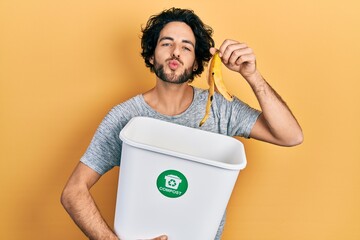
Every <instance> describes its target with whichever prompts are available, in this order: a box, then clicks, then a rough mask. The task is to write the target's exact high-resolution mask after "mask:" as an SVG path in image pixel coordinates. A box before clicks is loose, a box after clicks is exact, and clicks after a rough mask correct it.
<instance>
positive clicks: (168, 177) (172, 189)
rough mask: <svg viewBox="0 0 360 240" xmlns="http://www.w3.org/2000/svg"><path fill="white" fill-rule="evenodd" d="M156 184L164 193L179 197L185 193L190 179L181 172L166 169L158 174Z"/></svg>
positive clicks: (167, 195)
mask: <svg viewBox="0 0 360 240" xmlns="http://www.w3.org/2000/svg"><path fill="white" fill-rule="evenodd" d="M156 185H157V188H158V190H159V192H160V193H161V194H162V195H164V196H166V197H169V198H178V197H181V196H182V195H184V194H185V192H186V190H187V188H188V181H187V179H186V177H185V176H184V174H182V173H181V172H179V171H176V170H166V171H164V172H162V173H161V174H160V175H159V176H158V178H157V181H156Z"/></svg>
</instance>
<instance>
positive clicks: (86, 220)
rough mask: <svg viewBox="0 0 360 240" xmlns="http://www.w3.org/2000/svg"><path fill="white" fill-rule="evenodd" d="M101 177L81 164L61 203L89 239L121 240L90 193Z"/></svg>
mask: <svg viewBox="0 0 360 240" xmlns="http://www.w3.org/2000/svg"><path fill="white" fill-rule="evenodd" d="M100 177H101V175H100V174H98V173H97V172H95V171H94V170H92V169H91V168H89V167H88V166H86V165H85V164H83V163H81V162H80V163H79V164H78V165H77V166H76V168H75V170H74V172H73V173H72V175H71V176H70V178H69V180H68V182H67V184H66V186H65V188H64V190H63V192H62V194H61V203H62V205H63V206H64V208H65V209H66V211H67V212H68V213H69V215H70V216H71V218H72V219H73V220H74V222H75V223H76V225H78V226H79V228H80V229H81V230H82V231H83V232H84V234H85V235H86V236H87V237H88V238H89V239H93V240H102V239H104V240H105V239H106V240H112V239H116V240H119V238H118V237H117V236H116V234H115V233H114V232H113V231H112V230H111V229H110V227H109V226H108V225H107V223H106V222H105V220H104V219H103V217H102V216H101V214H100V211H99V209H98V208H97V206H96V204H95V201H94V199H93V197H92V196H91V194H90V192H89V190H90V188H91V187H92V186H93V185H94V184H95V183H96V182H97V181H98V180H99V179H100ZM166 239H167V236H165V235H163V236H159V237H156V238H154V239H152V240H166Z"/></svg>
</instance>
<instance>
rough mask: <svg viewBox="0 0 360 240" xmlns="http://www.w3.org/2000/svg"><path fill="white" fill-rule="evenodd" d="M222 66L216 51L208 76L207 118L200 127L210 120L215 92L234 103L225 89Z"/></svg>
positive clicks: (231, 96)
mask: <svg viewBox="0 0 360 240" xmlns="http://www.w3.org/2000/svg"><path fill="white" fill-rule="evenodd" d="M221 65H222V62H221V58H220V56H219V51H216V53H215V54H214V55H213V57H212V58H211V60H210V65H209V74H208V84H209V95H208V100H207V103H206V111H205V116H204V118H203V119H202V120H201V122H200V124H199V126H200V127H201V126H202V125H203V124H204V123H205V122H206V120H207V119H208V118H209V114H210V109H211V104H212V101H213V98H214V92H215V90H216V91H217V92H219V93H220V94H221V95H223V96H224V98H225V99H226V100H228V101H232V100H233V99H234V97H233V95H231V94H230V93H229V91H228V90H227V89H226V87H225V83H224V80H223V78H222V72H221Z"/></svg>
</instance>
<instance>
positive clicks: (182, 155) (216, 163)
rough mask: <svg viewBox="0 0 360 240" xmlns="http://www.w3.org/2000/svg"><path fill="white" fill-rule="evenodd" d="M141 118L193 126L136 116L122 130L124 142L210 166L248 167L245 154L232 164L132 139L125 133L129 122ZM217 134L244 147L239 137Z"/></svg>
mask: <svg viewBox="0 0 360 240" xmlns="http://www.w3.org/2000/svg"><path fill="white" fill-rule="evenodd" d="M140 118H143V119H151V121H162V122H164V123H166V124H172V125H177V126H179V127H184V128H191V127H187V126H183V125H180V124H176V123H171V122H167V121H163V120H160V119H156V118H150V117H142V116H139V117H134V118H132V119H130V121H129V122H128V123H127V124H126V125H125V127H124V128H123V129H122V130H121V131H120V134H119V137H120V139H121V140H122V141H123V143H126V144H128V145H130V146H133V147H136V148H140V149H145V150H148V151H152V152H157V153H162V154H166V155H170V156H175V157H178V158H182V159H185V160H190V161H193V162H197V163H201V164H206V165H210V166H214V167H219V168H223V169H228V170H238V171H239V170H242V169H244V168H245V167H246V164H247V161H246V157H245V156H244V158H243V161H242V162H241V163H234V164H230V163H225V162H219V161H215V160H211V159H206V158H202V157H196V156H192V155H190V154H186V153H182V152H179V151H174V150H168V149H163V148H160V147H157V146H152V145H149V144H146V143H141V142H137V141H134V140H131V139H129V138H128V137H127V136H126V134H125V132H126V129H127V128H128V126H129V125H130V124H129V123H131V122H133V121H136V119H140ZM192 129H193V130H196V131H202V132H205V133H206V134H217V133H213V132H209V131H205V130H201V129H197V128H192ZM217 135H221V136H222V137H227V138H231V139H233V140H234V141H238V143H239V144H240V145H241V146H242V147H244V145H243V144H242V142H240V141H239V140H237V139H234V138H232V137H230V136H227V135H222V134H217ZM243 154H244V155H245V153H243Z"/></svg>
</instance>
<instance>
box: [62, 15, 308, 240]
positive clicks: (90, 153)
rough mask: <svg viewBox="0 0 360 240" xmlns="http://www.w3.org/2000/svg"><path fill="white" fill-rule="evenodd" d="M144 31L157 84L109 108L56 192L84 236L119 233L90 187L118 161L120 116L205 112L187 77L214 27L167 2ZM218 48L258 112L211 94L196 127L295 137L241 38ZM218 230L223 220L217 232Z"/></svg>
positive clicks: (283, 140) (194, 118)
mask: <svg viewBox="0 0 360 240" xmlns="http://www.w3.org/2000/svg"><path fill="white" fill-rule="evenodd" d="M142 32H143V36H142V56H143V58H144V60H145V63H146V66H147V67H149V68H150V70H151V71H153V72H154V73H155V75H156V84H155V86H154V88H152V89H150V90H149V91H148V92H146V93H144V94H141V95H138V96H135V97H134V98H131V99H129V100H128V101H126V102H124V103H122V104H119V105H118V106H116V107H114V108H113V109H112V110H111V111H110V112H109V113H108V115H107V116H106V117H105V118H104V120H103V121H102V123H101V124H100V126H99V128H98V130H97V131H96V133H95V136H94V138H93V140H92V142H91V144H90V146H89V148H88V149H87V151H86V153H85V154H84V156H83V157H82V158H81V161H80V163H79V164H78V165H77V167H76V168H75V170H74V172H73V174H72V175H71V177H70V178H69V181H68V183H67V184H66V186H65V188H64V191H63V193H62V197H61V202H62V204H63V205H64V207H65V209H66V210H67V211H68V213H69V214H70V216H71V217H72V218H73V220H74V221H75V223H76V224H77V225H78V226H79V227H80V229H81V230H82V231H83V232H84V233H85V234H86V236H88V237H89V238H90V239H118V238H117V236H116V235H115V234H114V232H113V231H112V230H111V228H110V227H109V226H108V225H107V224H106V222H105V221H104V219H103V218H102V217H101V215H100V212H99V210H98V208H97V207H96V204H95V202H94V200H93V198H92V197H91V195H90V193H89V189H90V188H91V187H92V186H93V185H94V184H95V183H96V182H97V181H98V180H99V178H100V177H101V176H102V175H103V174H104V173H106V172H107V171H109V170H110V169H111V168H112V167H114V166H118V165H120V156H121V140H120V139H119V137H118V135H119V132H120V130H121V129H122V128H123V127H124V126H125V125H126V123H127V122H128V121H129V120H130V119H131V118H133V117H135V116H149V117H154V118H158V119H162V120H165V121H170V122H174V123H178V124H182V125H185V126H189V127H194V128H199V122H200V121H201V119H202V118H203V116H204V113H205V106H206V101H207V94H208V91H206V90H201V89H198V88H194V87H192V86H190V85H189V84H188V83H189V82H191V81H192V80H193V79H194V77H195V76H197V75H200V74H201V73H202V71H203V70H204V64H205V63H206V62H208V61H209V59H210V58H211V54H214V53H215V51H217V50H216V49H215V48H214V41H213V39H212V38H211V35H212V29H211V28H210V27H208V26H206V25H205V24H203V23H202V22H201V20H200V19H199V18H198V17H197V16H196V15H195V14H194V13H193V12H192V11H190V10H184V9H176V8H172V9H169V10H165V11H163V12H162V13H160V14H159V15H156V16H152V17H151V18H150V19H149V21H148V23H147V25H146V27H145V28H144V29H143V31H142ZM218 51H219V52H220V57H221V59H222V62H223V64H224V65H225V66H226V67H227V68H228V69H230V70H232V71H235V72H238V73H240V74H241V76H242V77H243V78H244V79H245V80H246V81H247V82H248V83H249V85H250V86H251V88H252V90H253V92H254V94H255V95H256V97H257V99H258V101H259V104H260V107H261V111H258V110H255V109H253V108H251V107H249V106H248V105H247V104H245V103H243V102H242V101H240V100H239V99H237V98H235V100H234V101H232V102H228V101H226V100H225V99H224V98H223V97H222V96H221V95H220V94H217V93H216V94H215V95H214V98H213V104H212V107H211V112H210V116H209V118H208V120H207V121H206V122H205V124H204V125H203V126H201V127H200V128H201V129H203V130H206V131H212V132H217V133H220V134H226V135H229V136H242V137H246V138H254V139H258V140H261V141H266V142H269V143H272V144H277V145H282V146H294V145H297V144H300V143H301V142H302V141H303V134H302V130H301V128H300V126H299V124H298V122H297V121H296V119H295V118H294V116H293V115H292V113H291V111H290V110H289V108H288V107H287V105H286V104H285V103H284V102H283V101H282V99H281V98H280V96H279V95H278V94H277V93H276V92H275V91H274V90H273V89H272V88H271V87H270V85H269V84H268V83H267V82H266V81H265V80H264V79H263V77H262V76H261V74H260V73H259V72H258V70H257V68H256V60H255V55H254V53H253V51H252V49H251V48H249V47H248V46H247V45H246V44H245V43H241V42H237V41H234V40H225V41H224V42H223V43H222V44H221V46H220V47H219V49H218ZM222 230H223V222H222V224H221V225H220V227H219V231H218V234H217V236H216V239H220V237H221V233H222ZM154 237H155V236H154ZM154 239H167V237H166V236H160V237H157V238H154Z"/></svg>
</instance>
